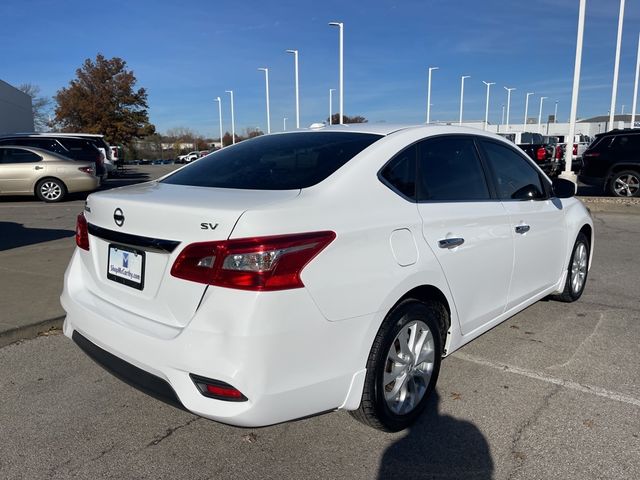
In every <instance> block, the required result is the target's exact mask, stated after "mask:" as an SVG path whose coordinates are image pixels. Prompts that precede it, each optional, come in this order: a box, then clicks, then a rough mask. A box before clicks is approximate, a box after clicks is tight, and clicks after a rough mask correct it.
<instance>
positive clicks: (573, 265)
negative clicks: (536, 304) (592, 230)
mask: <svg viewBox="0 0 640 480" xmlns="http://www.w3.org/2000/svg"><path fill="white" fill-rule="evenodd" d="M588 274H589V239H588V238H587V236H586V235H585V234H584V233H582V232H580V233H579V234H578V238H577V239H576V243H575V244H574V246H573V251H572V252H571V259H570V260H569V267H568V270H567V280H566V281H565V284H564V290H563V291H562V293H561V294H560V295H555V296H554V297H553V298H554V299H556V300H559V301H561V302H575V301H576V300H578V299H579V298H580V297H581V296H582V292H584V287H585V286H586V284H587V275H588Z"/></svg>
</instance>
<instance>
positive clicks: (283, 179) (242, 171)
mask: <svg viewBox="0 0 640 480" xmlns="http://www.w3.org/2000/svg"><path fill="white" fill-rule="evenodd" d="M379 138H381V136H380V135H373V134H366V133H351V132H313V133H312V132H303V133H288V134H287V133H285V134H279V135H267V136H264V137H256V138H253V139H251V140H245V141H243V142H241V143H239V144H237V145H235V146H233V147H227V148H223V149H222V150H218V151H217V152H215V153H212V154H210V155H207V156H206V157H203V158H201V159H199V160H196V161H195V163H192V164H190V165H189V166H187V167H185V168H182V169H180V170H178V171H177V172H175V173H174V174H173V175H171V176H169V177H167V178H165V179H164V180H162V182H163V183H170V184H172V185H191V186H196V187H219V188H239V189H251V190H295V189H299V188H306V187H310V186H312V185H315V184H317V183H319V182H321V181H322V180H324V179H325V178H327V177H328V176H329V175H331V174H332V173H333V172H335V171H336V170H337V169H338V168H340V167H341V166H342V165H344V164H345V163H347V162H348V161H349V160H351V159H352V158H353V157H354V156H356V155H357V154H358V153H360V152H361V151H362V150H364V149H365V148H367V147H368V146H369V145H371V144H372V143H373V142H375V141H376V140H378V139H379Z"/></svg>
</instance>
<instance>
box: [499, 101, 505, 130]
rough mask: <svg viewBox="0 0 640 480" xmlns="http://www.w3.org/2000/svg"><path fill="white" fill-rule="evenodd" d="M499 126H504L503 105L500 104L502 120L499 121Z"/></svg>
mask: <svg viewBox="0 0 640 480" xmlns="http://www.w3.org/2000/svg"><path fill="white" fill-rule="evenodd" d="M500 125H504V103H503V104H502V120H500Z"/></svg>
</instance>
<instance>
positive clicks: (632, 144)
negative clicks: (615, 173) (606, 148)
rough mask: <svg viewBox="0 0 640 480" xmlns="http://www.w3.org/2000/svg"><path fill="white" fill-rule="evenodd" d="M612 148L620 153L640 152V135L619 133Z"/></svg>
mask: <svg viewBox="0 0 640 480" xmlns="http://www.w3.org/2000/svg"><path fill="white" fill-rule="evenodd" d="M611 148H613V149H614V150H615V151H616V152H620V153H631V152H640V135H619V136H617V137H614V139H613V142H612V143H611Z"/></svg>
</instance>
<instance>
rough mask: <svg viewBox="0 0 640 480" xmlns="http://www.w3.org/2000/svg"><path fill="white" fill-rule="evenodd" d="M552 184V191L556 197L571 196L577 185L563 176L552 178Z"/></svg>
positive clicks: (574, 192)
mask: <svg viewBox="0 0 640 480" xmlns="http://www.w3.org/2000/svg"><path fill="white" fill-rule="evenodd" d="M552 186H553V193H554V195H555V196H556V197H557V198H571V197H573V196H574V195H575V194H576V192H577V190H578V185H576V184H575V183H573V182H572V181H571V180H567V179H565V178H554V179H553V182H552Z"/></svg>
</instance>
